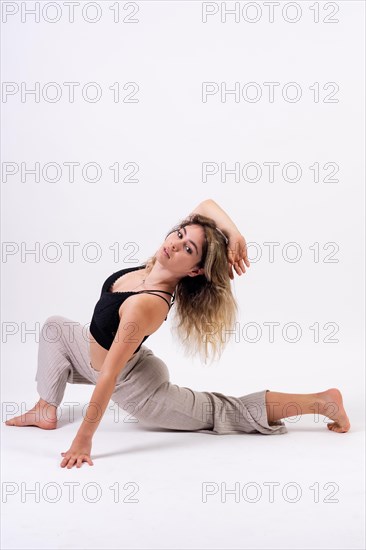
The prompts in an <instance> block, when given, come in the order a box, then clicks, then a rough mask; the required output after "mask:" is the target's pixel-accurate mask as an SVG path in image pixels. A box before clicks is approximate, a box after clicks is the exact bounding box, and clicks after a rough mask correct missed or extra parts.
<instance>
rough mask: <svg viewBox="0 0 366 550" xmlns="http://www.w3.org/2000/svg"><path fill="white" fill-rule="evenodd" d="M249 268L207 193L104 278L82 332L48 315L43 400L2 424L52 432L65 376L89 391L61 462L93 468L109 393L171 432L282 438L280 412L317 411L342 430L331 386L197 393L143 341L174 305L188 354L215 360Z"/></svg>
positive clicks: (240, 241)
mask: <svg viewBox="0 0 366 550" xmlns="http://www.w3.org/2000/svg"><path fill="white" fill-rule="evenodd" d="M249 267H250V262H249V260H248V256H247V245H246V241H245V238H244V237H243V235H241V233H240V231H239V229H238V227H237V226H236V225H235V223H234V222H233V221H232V220H231V218H230V217H229V216H228V214H227V213H226V212H225V211H224V210H223V209H222V208H221V207H220V206H219V205H218V204H217V203H216V202H215V201H214V200H212V199H208V200H205V201H203V202H201V203H200V204H199V205H198V206H197V208H196V209H195V210H193V211H192V212H191V214H189V215H188V216H187V217H186V218H184V219H183V220H181V222H180V223H178V224H177V225H176V226H175V227H173V228H172V229H171V230H170V231H169V233H168V234H167V236H166V237H165V240H164V242H163V243H162V245H161V246H160V247H159V249H158V250H157V251H156V252H155V254H154V255H153V256H151V257H149V258H148V260H147V261H146V262H144V263H143V264H141V265H139V266H134V267H129V268H125V269H121V270H119V271H117V272H115V273H113V274H112V275H110V276H109V277H108V278H107V279H106V281H105V282H104V284H103V286H102V290H101V295H100V299H99V301H98V302H97V304H96V306H95V309H94V313H93V317H92V320H91V323H90V327H89V328H88V329H87V330H85V329H84V327H82V325H81V324H80V323H77V322H75V321H72V320H71V319H68V318H66V317H62V316H60V315H54V316H51V317H49V318H48V319H46V321H45V323H44V325H43V327H42V331H41V335H40V342H39V348H38V368H37V373H36V378H35V380H36V382H37V391H38V393H39V396H40V399H39V401H38V402H37V404H36V405H35V407H33V409H31V410H30V411H28V412H26V413H25V414H23V415H21V416H17V417H14V418H12V419H10V420H7V421H6V424H7V425H8V426H38V427H40V428H43V429H55V428H56V427H57V408H58V407H59V405H60V403H61V402H62V399H63V395H64V392H65V388H66V384H67V382H69V383H71V384H91V385H95V389H94V391H93V394H92V396H91V400H90V403H89V405H88V408H87V410H86V413H85V415H84V418H83V422H82V424H81V426H80V428H79V430H78V432H77V434H76V436H75V438H74V440H73V441H72V444H71V446H70V448H69V449H68V450H67V451H65V452H62V453H61V455H62V456H63V459H62V461H61V464H60V466H61V467H67V468H72V467H73V466H74V465H76V467H78V468H79V467H81V465H82V463H83V462H87V463H88V464H89V465H93V461H92V459H91V448H92V438H93V435H94V433H95V431H96V430H97V428H98V425H99V423H100V421H101V419H102V417H103V415H104V412H105V410H106V408H107V405H108V403H109V401H110V399H112V401H114V402H115V403H116V404H117V405H118V406H119V407H121V408H122V409H123V410H124V411H126V412H128V413H130V414H131V415H132V416H133V417H134V418H135V419H137V420H138V421H141V422H142V423H145V424H148V425H150V426H155V427H160V428H166V429H172V430H180V431H196V432H201V433H207V434H215V435H223V434H236V433H261V434H266V435H280V434H285V433H287V428H286V426H285V424H284V422H282V419H283V418H286V417H288V416H297V415H302V414H313V413H316V414H320V415H323V416H326V417H328V418H330V419H332V420H333V422H331V423H328V424H327V427H328V429H330V430H332V431H334V432H338V433H345V432H347V431H348V430H349V428H350V423H349V419H348V417H347V414H346V412H345V410H344V407H343V401H342V395H341V393H340V391H339V390H338V389H337V388H329V389H327V390H325V391H322V392H318V393H311V394H291V393H280V392H275V391H271V390H269V389H263V390H260V391H257V392H255V393H251V394H248V395H242V396H239V397H233V396H228V395H224V394H222V393H219V392H208V391H201V392H200V391H194V390H192V389H190V388H186V387H181V386H177V385H176V384H173V383H172V382H171V381H170V379H169V371H168V368H167V366H166V364H165V363H164V361H163V360H162V359H161V358H159V357H158V356H156V355H155V354H154V352H153V351H152V350H151V349H150V348H148V347H147V346H146V345H144V342H145V341H146V339H147V338H148V337H149V336H151V335H152V334H153V333H154V332H156V331H157V330H158V328H159V327H160V326H161V325H162V324H163V322H164V320H166V319H167V315H168V313H169V311H170V309H171V307H172V306H173V304H174V306H175V310H174V314H175V316H174V318H173V320H175V321H176V324H175V325H174V326H173V332H175V334H176V335H177V336H178V339H179V340H180V341H181V342H182V343H183V345H184V350H185V353H186V355H188V356H192V355H195V354H198V355H199V356H200V357H201V358H202V361H203V362H205V363H206V362H207V359H208V358H209V357H211V360H214V359H216V358H219V357H221V354H222V351H223V349H224V347H225V345H226V342H225V338H223V337H222V336H223V333H224V334H226V333H227V331H229V330H231V329H232V328H233V326H234V324H235V320H236V315H237V310H238V307H237V303H236V301H235V299H234V296H233V294H232V291H231V283H230V280H233V279H234V273H233V269H234V270H235V272H236V274H237V275H239V276H241V275H242V274H244V273H245V272H246V268H249ZM169 297H170V300H169V299H167V298H169Z"/></svg>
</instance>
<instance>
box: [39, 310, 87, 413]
mask: <svg viewBox="0 0 366 550" xmlns="http://www.w3.org/2000/svg"><path fill="white" fill-rule="evenodd" d="M88 335H89V333H88V330H86V329H84V327H83V326H82V325H81V324H80V323H77V322H75V321H72V320H71V319H68V318H67V317H62V316H61V315H52V316H51V317H48V318H47V319H46V321H45V323H44V324H43V326H42V329H41V332H40V337H39V347H38V366H37V373H36V377H35V381H36V382H37V391H38V393H39V395H40V397H41V398H42V399H44V400H45V401H47V402H48V403H52V404H53V405H55V406H57V407H58V406H59V405H60V403H61V401H62V399H63V396H64V392H65V388H66V384H67V382H69V383H70V384H95V374H94V372H95V371H94V372H93V369H92V367H91V366H90V352H89V338H88Z"/></svg>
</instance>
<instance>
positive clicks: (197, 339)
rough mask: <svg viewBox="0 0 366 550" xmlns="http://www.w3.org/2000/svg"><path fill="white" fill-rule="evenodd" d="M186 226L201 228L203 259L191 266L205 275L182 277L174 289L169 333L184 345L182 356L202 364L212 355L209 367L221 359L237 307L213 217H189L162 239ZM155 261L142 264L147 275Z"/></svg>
mask: <svg viewBox="0 0 366 550" xmlns="http://www.w3.org/2000/svg"><path fill="white" fill-rule="evenodd" d="M187 225H200V226H201V227H202V228H203V231H204V242H203V247H202V258H201V261H200V262H199V263H198V264H197V265H196V266H194V267H196V268H204V274H203V275H197V276H196V277H188V276H186V277H183V278H182V279H180V281H179V282H178V284H177V286H176V287H175V302H174V305H175V306H176V309H175V312H174V315H173V326H172V331H173V333H175V334H176V336H178V339H179V340H180V341H181V343H182V344H183V348H184V355H185V356H188V357H193V356H195V355H196V354H197V353H198V354H199V356H200V359H201V360H202V361H203V362H204V363H205V364H207V359H208V358H210V356H211V361H210V364H211V363H212V361H214V360H216V359H219V358H220V357H221V355H222V352H223V351H224V348H225V347H226V344H227V342H226V341H223V339H222V337H221V336H222V331H226V330H232V329H233V328H234V325H235V321H236V316H237V313H238V305H237V302H236V300H235V298H234V296H233V294H232V291H231V285H230V277H229V270H228V255H227V244H226V240H225V236H224V235H223V234H222V233H220V231H218V230H217V226H216V223H215V221H214V220H213V219H212V218H208V217H207V216H203V215H201V214H190V215H189V216H187V217H186V218H184V219H183V220H181V221H180V222H179V223H178V224H177V225H175V226H174V227H173V228H172V229H171V230H170V231H169V232H168V233H167V234H166V236H165V238H167V237H168V235H170V234H171V233H173V232H176V231H178V230H179V229H181V228H183V227H184V226H187ZM155 262H156V254H155V255H154V256H151V257H149V258H148V259H147V260H146V261H145V262H144V264H146V267H147V272H148V273H149V272H150V271H151V269H152V267H153V265H154V264H155Z"/></svg>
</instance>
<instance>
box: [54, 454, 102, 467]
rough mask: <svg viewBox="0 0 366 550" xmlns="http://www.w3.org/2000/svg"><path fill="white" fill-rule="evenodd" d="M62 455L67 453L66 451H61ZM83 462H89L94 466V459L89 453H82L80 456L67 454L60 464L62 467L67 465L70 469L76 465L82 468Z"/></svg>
mask: <svg viewBox="0 0 366 550" xmlns="http://www.w3.org/2000/svg"><path fill="white" fill-rule="evenodd" d="M61 454H62V455H65V454H66V453H61ZM83 462H87V463H88V464H89V466H94V464H93V461H92V460H91V458H90V457H89V456H88V455H82V456H79V457H75V456H66V457H65V458H64V459H63V461H62V462H61V464H60V466H61V468H65V466H66V467H67V469H68V470H70V468H72V467H73V466H75V465H76V467H77V468H81V465H82V463H83Z"/></svg>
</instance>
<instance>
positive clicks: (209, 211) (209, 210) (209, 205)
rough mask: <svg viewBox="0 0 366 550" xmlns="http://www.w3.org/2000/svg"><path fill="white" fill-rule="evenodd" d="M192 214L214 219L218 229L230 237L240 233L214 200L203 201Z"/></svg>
mask: <svg viewBox="0 0 366 550" xmlns="http://www.w3.org/2000/svg"><path fill="white" fill-rule="evenodd" d="M191 214H202V216H207V217H208V218H212V219H213V220H214V222H215V223H216V225H217V227H218V228H219V229H221V231H222V232H223V233H225V234H227V235H228V236H230V235H232V234H233V235H234V234H237V233H240V231H239V229H238V228H237V227H236V225H235V223H234V222H233V220H232V219H231V218H230V217H229V215H228V214H227V213H226V212H225V211H224V210H223V209H222V208H221V207H220V206H219V205H218V204H217V202H215V201H214V200H213V199H206V200H204V201H202V202H201V203H200V204H199V205H198V206H197V208H195V209H194V210H193V212H191Z"/></svg>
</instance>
